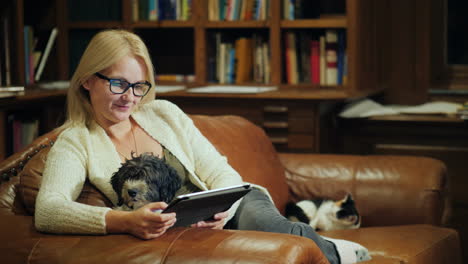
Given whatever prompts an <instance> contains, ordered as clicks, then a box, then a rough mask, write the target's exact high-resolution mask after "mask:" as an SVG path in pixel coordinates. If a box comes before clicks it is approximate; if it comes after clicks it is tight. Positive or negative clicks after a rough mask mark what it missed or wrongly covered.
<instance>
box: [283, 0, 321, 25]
mask: <svg viewBox="0 0 468 264" xmlns="http://www.w3.org/2000/svg"><path fill="white" fill-rule="evenodd" d="M320 13H321V12H320V1H319V0H283V18H284V19H287V20H294V19H308V18H309V19H310V18H318V17H319V16H320Z"/></svg>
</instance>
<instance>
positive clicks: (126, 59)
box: [35, 30, 356, 263]
mask: <svg viewBox="0 0 468 264" xmlns="http://www.w3.org/2000/svg"><path fill="white" fill-rule="evenodd" d="M153 73H154V70H153V65H152V63H151V60H150V57H149V54H148V51H147V48H146V46H145V45H144V43H143V42H142V40H141V39H140V38H139V37H138V36H136V35H135V34H133V33H130V32H127V31H123V30H108V31H103V32H100V33H98V34H97V35H96V36H94V38H93V39H92V40H91V42H90V43H89V45H88V47H87V49H86V50H85V52H84V54H83V56H82V58H81V60H80V63H79V65H78V67H77V69H76V71H75V73H74V75H73V78H72V80H71V83H70V89H69V92H68V96H67V100H68V101H67V104H68V113H67V115H68V117H67V121H66V123H65V124H64V128H65V129H64V130H63V132H62V133H61V134H60V136H59V137H58V139H57V141H56V143H55V144H54V147H53V148H52V149H51V151H50V152H49V154H48V158H47V162H46V166H45V169H44V174H43V181H42V186H41V189H40V192H39V194H38V197H37V201H36V213H35V224H36V228H37V229H38V230H40V231H44V232H52V233H75V234H76V233H81V234H107V233H129V234H132V235H134V236H136V237H139V238H142V239H154V238H157V237H159V236H161V235H162V234H164V233H165V232H166V231H167V229H168V228H170V227H171V226H172V225H174V223H175V221H176V215H175V214H174V213H170V214H156V213H154V211H155V210H158V209H164V208H166V206H167V204H165V203H164V202H155V203H150V204H148V205H146V206H143V207H141V208H139V209H137V210H135V211H130V212H128V211H125V212H124V211H116V210H112V209H110V208H102V207H94V206H90V205H84V204H80V203H77V202H75V200H76V199H77V197H78V196H79V194H80V192H81V189H82V186H83V184H84V182H85V180H86V179H88V180H89V181H90V182H92V183H93V184H94V185H95V186H96V187H97V188H99V189H100V190H101V191H102V192H103V193H104V194H105V195H106V196H107V197H108V198H109V199H110V200H111V201H112V202H113V203H114V204H116V202H117V196H116V194H115V192H114V191H113V189H112V186H111V184H110V177H111V176H112V174H113V173H114V172H116V171H117V170H118V168H119V167H120V165H121V162H124V161H125V160H126V159H130V158H131V155H132V153H135V154H136V155H139V154H141V153H144V152H152V153H153V154H154V155H156V156H159V157H164V158H167V157H169V156H171V157H173V159H172V160H175V164H171V165H175V166H179V167H181V168H183V169H182V170H179V172H180V173H179V174H180V175H179V176H180V177H181V178H182V181H183V187H182V188H184V189H183V191H184V192H185V193H190V192H195V191H200V190H209V189H215V188H221V187H226V186H232V185H237V184H241V183H242V178H241V177H240V176H239V174H238V173H237V172H236V171H235V170H234V169H232V168H231V166H229V164H228V163H227V160H226V159H225V158H224V157H222V156H221V155H220V154H219V153H218V152H217V151H216V149H215V148H214V147H213V146H212V145H211V143H210V142H209V141H208V140H207V139H206V138H205V137H204V136H203V135H202V134H201V133H200V132H199V131H198V129H197V128H196V127H195V126H194V125H193V123H192V121H191V119H190V118H189V117H188V116H187V115H185V114H184V113H183V112H182V111H181V110H180V109H179V108H177V107H176V106H175V105H173V104H171V103H169V102H167V101H162V100H154V98H155V89H154V88H152V87H154V76H153ZM166 160H167V159H166ZM259 188H261V187H259ZM266 193H267V191H266V190H264V192H262V191H259V189H255V190H253V191H251V192H250V193H249V194H248V195H247V196H246V197H245V198H244V199H243V201H242V203H241V202H240V201H239V202H238V203H236V204H235V205H234V206H232V208H231V209H229V210H228V211H227V212H220V213H218V214H216V215H215V216H214V220H213V221H203V222H199V223H196V224H194V225H193V227H199V228H214V229H222V228H231V229H246V230H247V229H248V230H259V231H269V232H279V233H290V234H296V235H301V236H305V237H309V238H311V239H313V240H314V241H315V243H317V245H318V246H319V247H320V248H321V250H322V251H323V252H324V253H325V255H326V256H327V258H328V259H329V260H330V262H331V263H340V262H341V263H352V262H355V261H356V257H355V255H356V254H355V253H353V252H354V249H355V245H356V244H353V243H351V242H336V241H335V243H332V242H329V241H328V240H324V239H323V238H322V237H320V236H319V235H317V234H316V233H315V232H314V230H312V228H310V226H308V225H305V224H301V223H292V222H290V221H288V220H287V219H285V218H284V217H282V216H281V215H280V214H279V212H278V211H277V210H276V208H275V207H274V205H273V203H272V202H271V200H270V199H269V196H268V195H267V194H266ZM254 219H255V221H253V220H254ZM272 220H273V221H272ZM349 252H351V255H353V254H354V259H352V260H351V262H348V260H345V259H344V258H343V256H345V255H346V254H348V253H349ZM340 259H341V260H340Z"/></svg>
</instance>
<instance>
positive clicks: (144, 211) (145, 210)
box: [106, 202, 176, 239]
mask: <svg viewBox="0 0 468 264" xmlns="http://www.w3.org/2000/svg"><path fill="white" fill-rule="evenodd" d="M166 207H167V204H166V203H165V202H156V203H150V204H147V205H145V206H143V207H141V208H139V209H138V210H135V211H131V212H123V211H114V210H112V211H109V213H107V215H106V223H107V231H108V232H109V233H122V232H124V233H129V234H132V235H134V236H136V237H138V238H141V239H153V238H157V237H160V236H161V235H163V234H164V233H165V232H166V230H167V229H169V228H170V227H171V226H173V225H174V224H175V222H176V214H175V213H168V214H161V213H159V212H155V211H156V210H164V209H165V208H166Z"/></svg>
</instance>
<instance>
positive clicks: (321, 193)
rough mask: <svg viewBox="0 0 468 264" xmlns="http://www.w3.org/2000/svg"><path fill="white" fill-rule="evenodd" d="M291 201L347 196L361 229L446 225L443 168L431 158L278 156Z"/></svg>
mask: <svg viewBox="0 0 468 264" xmlns="http://www.w3.org/2000/svg"><path fill="white" fill-rule="evenodd" d="M279 157H280V160H281V162H282V163H283V166H284V167H285V171H286V178H287V182H288V185H289V189H290V193H291V196H292V200H294V201H298V200H302V199H311V198H333V199H338V198H342V197H343V195H344V194H345V193H351V194H352V195H353V198H354V199H355V201H356V205H357V207H358V211H359V212H360V214H361V216H362V225H363V226H384V225H402V224H434V225H445V224H447V222H448V217H449V215H450V206H449V204H450V203H449V197H448V183H447V172H446V167H445V165H444V164H443V163H442V162H441V161H439V160H435V159H432V158H426V157H412V156H411V157H410V156H377V155H375V156H358V155H325V154H289V153H281V154H279Z"/></svg>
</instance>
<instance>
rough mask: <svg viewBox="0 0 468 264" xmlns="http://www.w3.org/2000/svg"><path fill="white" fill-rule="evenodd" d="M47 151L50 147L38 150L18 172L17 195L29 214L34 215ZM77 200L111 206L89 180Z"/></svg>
mask: <svg viewBox="0 0 468 264" xmlns="http://www.w3.org/2000/svg"><path fill="white" fill-rule="evenodd" d="M49 151H50V147H47V148H44V149H42V150H41V151H39V152H38V153H37V154H36V155H34V156H33V157H32V158H31V159H30V160H29V161H28V163H26V166H25V167H24V168H23V170H22V171H21V172H20V174H19V178H20V182H19V185H18V188H17V195H18V196H19V198H20V199H21V200H22V201H23V206H24V207H25V209H26V212H27V213H28V214H30V215H34V208H35V205H36V196H37V193H38V192H39V188H40V186H41V181H42V172H43V171H44V166H45V162H46V159H47V154H48V153H49ZM77 202H80V203H84V204H89V205H95V206H107V207H112V203H111V202H110V200H109V199H108V198H107V197H105V196H104V195H103V194H102V193H101V192H100V191H99V190H98V189H97V188H96V187H94V186H93V185H92V184H90V183H89V182H86V183H85V185H84V186H83V190H82V191H81V194H80V196H79V197H78V199H77Z"/></svg>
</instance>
